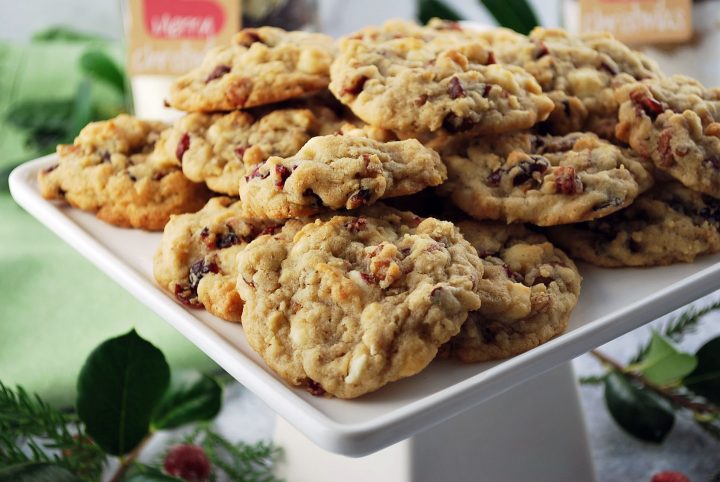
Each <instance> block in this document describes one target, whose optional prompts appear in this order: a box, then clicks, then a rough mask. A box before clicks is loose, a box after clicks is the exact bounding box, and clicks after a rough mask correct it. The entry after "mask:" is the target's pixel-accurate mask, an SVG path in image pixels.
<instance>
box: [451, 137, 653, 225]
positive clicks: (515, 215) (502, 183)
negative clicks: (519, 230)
mask: <svg viewBox="0 0 720 482" xmlns="http://www.w3.org/2000/svg"><path fill="white" fill-rule="evenodd" d="M443 160H444V161H445V163H446V164H447V167H448V182H447V183H445V184H443V185H442V186H441V187H440V188H439V189H440V191H441V192H442V193H444V194H445V195H448V196H450V197H451V199H452V201H453V202H454V203H455V204H456V205H457V206H458V207H460V208H461V209H462V210H464V211H465V212H467V213H468V214H470V215H472V216H473V217H475V218H477V219H491V220H504V221H506V222H508V223H510V222H514V221H525V222H530V223H533V224H537V225H540V226H551V225H555V224H565V223H575V222H579V221H585V220H589V219H594V218H599V217H602V216H607V215H608V214H610V213H612V212H615V211H617V210H619V209H622V208H623V207H625V206H627V205H629V204H630V203H631V202H632V201H633V200H634V199H635V198H636V197H637V196H638V194H640V193H641V192H643V191H645V190H647V189H648V188H649V187H650V186H651V185H652V182H653V181H652V177H651V175H650V173H649V172H648V166H647V163H645V164H644V163H643V162H644V161H643V159H642V158H640V157H639V156H637V155H636V154H634V153H633V152H632V151H630V150H629V149H623V148H621V147H617V146H615V145H613V144H610V143H609V142H607V141H604V140H602V139H600V138H598V136H596V135H594V134H591V133H573V134H568V135H566V136H540V135H535V134H532V133H529V132H522V133H516V134H508V135H505V136H500V137H497V138H494V139H488V138H479V139H475V140H472V141H471V142H470V143H469V144H468V145H466V146H464V147H461V148H459V149H458V152H457V153H455V154H448V155H444V156H443Z"/></svg>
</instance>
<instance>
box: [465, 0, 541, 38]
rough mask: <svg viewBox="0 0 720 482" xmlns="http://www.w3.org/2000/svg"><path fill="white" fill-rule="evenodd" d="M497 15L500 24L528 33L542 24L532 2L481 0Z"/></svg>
mask: <svg viewBox="0 0 720 482" xmlns="http://www.w3.org/2000/svg"><path fill="white" fill-rule="evenodd" d="M479 2H480V3H481V4H483V5H484V6H485V8H486V9H487V10H488V12H490V15H492V16H493V17H495V20H497V23H498V25H500V26H501V27H507V28H510V29H513V30H515V31H516V32H519V33H521V34H525V35H527V34H528V33H530V31H531V30H532V29H533V28H535V27H537V26H538V25H540V22H538V19H537V16H536V15H535V12H534V11H533V9H532V7H530V4H528V2H526V1H525V0H479Z"/></svg>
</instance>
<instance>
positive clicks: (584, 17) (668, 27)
mask: <svg viewBox="0 0 720 482" xmlns="http://www.w3.org/2000/svg"><path fill="white" fill-rule="evenodd" d="M580 28H581V31H582V32H601V31H606V32H610V33H611V34H613V35H614V36H615V37H617V38H618V39H619V40H622V41H623V42H626V43H630V44H649V43H673V42H685V41H687V40H689V39H690V37H691V36H692V33H693V30H692V0H580Z"/></svg>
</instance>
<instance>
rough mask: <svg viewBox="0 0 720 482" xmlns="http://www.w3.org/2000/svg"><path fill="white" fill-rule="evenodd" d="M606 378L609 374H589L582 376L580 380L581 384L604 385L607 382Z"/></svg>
mask: <svg viewBox="0 0 720 482" xmlns="http://www.w3.org/2000/svg"><path fill="white" fill-rule="evenodd" d="M605 378H607V375H587V376H584V377H580V378H579V379H578V382H580V384H581V385H602V384H603V383H604V382H605Z"/></svg>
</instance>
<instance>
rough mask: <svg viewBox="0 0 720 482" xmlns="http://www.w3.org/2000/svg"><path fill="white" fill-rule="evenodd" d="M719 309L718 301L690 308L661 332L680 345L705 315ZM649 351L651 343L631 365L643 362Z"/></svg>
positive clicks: (640, 350)
mask: <svg viewBox="0 0 720 482" xmlns="http://www.w3.org/2000/svg"><path fill="white" fill-rule="evenodd" d="M719 309H720V300H717V301H715V302H714V303H711V304H709V305H707V306H704V307H702V308H690V309H689V310H687V311H686V312H684V313H682V314H681V315H680V316H677V317H675V318H672V319H671V320H669V321H668V322H667V323H666V324H665V326H664V327H663V328H662V329H661V330H660V332H661V333H662V334H663V335H664V336H666V337H668V338H670V339H671V340H672V341H674V342H675V343H679V342H680V341H682V339H683V337H685V335H688V334H690V333H692V332H694V331H695V330H696V329H697V327H698V325H699V324H700V320H702V318H703V317H704V316H705V315H707V314H708V313H711V312H713V311H716V310H719ZM649 349H650V342H647V343H645V344H644V345H642V346H641V347H640V349H639V350H638V352H637V354H635V356H634V357H633V358H632V360H630V364H631V365H634V364H636V363H639V362H640V361H642V359H643V358H645V356H646V355H647V353H648V350H649Z"/></svg>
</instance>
